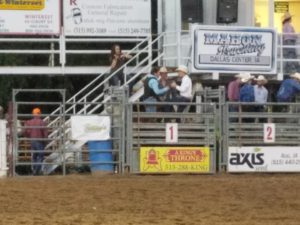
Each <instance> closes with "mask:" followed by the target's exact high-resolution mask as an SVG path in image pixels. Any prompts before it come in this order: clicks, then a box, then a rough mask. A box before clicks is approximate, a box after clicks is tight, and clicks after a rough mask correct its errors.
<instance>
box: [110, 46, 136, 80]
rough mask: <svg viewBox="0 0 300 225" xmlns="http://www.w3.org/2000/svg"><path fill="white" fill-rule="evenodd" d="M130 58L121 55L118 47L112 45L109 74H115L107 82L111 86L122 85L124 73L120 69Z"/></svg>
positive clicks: (126, 55) (129, 56)
mask: <svg viewBox="0 0 300 225" xmlns="http://www.w3.org/2000/svg"><path fill="white" fill-rule="evenodd" d="M131 58H132V56H131V55H128V54H124V53H122V50H121V47H120V45H117V44H114V45H113V46H112V48H111V53H110V63H111V64H110V74H112V73H114V72H116V71H117V72H116V73H115V74H114V75H113V76H112V77H111V78H110V81H109V84H110V85H111V86H119V85H122V84H124V78H125V77H124V76H125V75H124V71H123V69H120V68H121V67H122V66H123V65H124V64H125V63H126V61H127V60H128V59H131Z"/></svg>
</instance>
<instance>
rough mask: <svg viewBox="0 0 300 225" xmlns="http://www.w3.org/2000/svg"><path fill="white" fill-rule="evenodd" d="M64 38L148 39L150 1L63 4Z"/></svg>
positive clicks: (91, 0)
mask: <svg viewBox="0 0 300 225" xmlns="http://www.w3.org/2000/svg"><path fill="white" fill-rule="evenodd" d="M64 30H65V35H67V36H131V37H132V36H140V37H143V36H149V35H151V1H150V0H126V1H125V0H109V1H108V0H76V1H74V0H73V1H64Z"/></svg>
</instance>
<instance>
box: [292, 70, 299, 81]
mask: <svg viewBox="0 0 300 225" xmlns="http://www.w3.org/2000/svg"><path fill="white" fill-rule="evenodd" d="M290 77H292V78H295V79H297V80H300V73H297V72H296V73H292V74H291V75H290Z"/></svg>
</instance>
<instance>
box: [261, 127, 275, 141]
mask: <svg viewBox="0 0 300 225" xmlns="http://www.w3.org/2000/svg"><path fill="white" fill-rule="evenodd" d="M264 142H265V143H274V142H275V124H274V123H265V124H264Z"/></svg>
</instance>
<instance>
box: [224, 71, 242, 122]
mask: <svg viewBox="0 0 300 225" xmlns="http://www.w3.org/2000/svg"><path fill="white" fill-rule="evenodd" d="M243 76H245V75H244V74H236V75H235V80H233V81H231V82H230V83H229V84H228V92H227V98H228V101H229V102H239V101H240V86H241V80H242V78H243ZM228 110H229V112H238V111H239V106H238V105H232V104H230V105H229V109H228ZM230 122H237V119H236V118H230Z"/></svg>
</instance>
